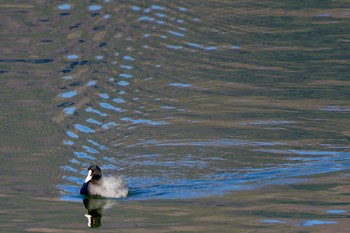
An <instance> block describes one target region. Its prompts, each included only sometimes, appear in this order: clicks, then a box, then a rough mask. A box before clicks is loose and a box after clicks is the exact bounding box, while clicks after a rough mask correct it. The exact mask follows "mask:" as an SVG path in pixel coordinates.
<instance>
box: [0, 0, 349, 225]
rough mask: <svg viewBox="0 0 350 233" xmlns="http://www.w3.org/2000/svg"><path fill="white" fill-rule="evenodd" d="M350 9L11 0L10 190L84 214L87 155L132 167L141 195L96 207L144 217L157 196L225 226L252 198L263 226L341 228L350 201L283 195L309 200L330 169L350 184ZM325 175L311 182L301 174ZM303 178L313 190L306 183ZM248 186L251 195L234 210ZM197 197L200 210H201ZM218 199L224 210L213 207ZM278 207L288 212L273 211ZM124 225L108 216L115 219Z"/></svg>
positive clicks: (7, 27)
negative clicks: (212, 212) (311, 209)
mask: <svg viewBox="0 0 350 233" xmlns="http://www.w3.org/2000/svg"><path fill="white" fill-rule="evenodd" d="M346 7H347V6H346V2H345V1H338V2H322V3H320V2H310V3H301V2H300V3H299V2H291V1H266V2H256V1H215V0H213V1H201V2H198V1H168V2H160V1H137V2H128V1H112V0H111V1H107V0H105V1H64V2H63V1H62V2H58V1H55V2H46V1H39V0H38V1H33V2H30V3H20V2H16V3H12V2H11V1H6V2H4V3H1V9H3V11H4V16H3V18H4V20H2V21H3V22H2V23H1V27H2V28H3V34H2V35H3V36H2V39H3V43H2V44H3V48H2V50H3V52H2V57H1V59H0V72H1V74H2V76H3V78H1V83H2V85H1V86H2V87H1V88H0V93H1V96H2V97H3V98H2V100H1V101H0V104H1V105H0V107H1V108H2V112H3V114H1V119H3V123H2V124H1V125H2V134H1V139H2V140H1V141H2V142H1V143H0V145H1V151H2V152H4V155H5V154H6V155H7V156H6V157H4V165H6V166H5V167H6V168H4V170H3V172H2V173H3V174H4V178H3V181H4V185H5V186H6V190H7V191H4V192H3V195H4V198H5V197H8V196H7V195H10V194H11V195H12V193H13V192H14V193H16V192H17V191H19V190H22V192H29V193H32V192H34V191H33V190H36V192H37V191H38V190H40V192H39V193H40V194H39V195H40V196H47V195H50V197H53V198H54V199H55V201H54V203H55V204H57V202H58V203H60V205H61V206H62V207H63V206H65V205H70V204H67V203H73V204H71V205H75V206H79V207H80V209H79V210H81V211H83V210H84V208H82V206H81V205H78V204H77V203H79V204H81V203H80V202H81V200H82V197H81V196H80V195H79V189H80V186H81V184H82V182H83V178H84V176H85V175H86V168H87V167H88V165H89V164H91V163H96V164H99V165H100V166H101V167H102V169H103V170H104V171H106V172H110V173H116V174H119V175H122V176H123V177H124V179H125V180H126V182H127V183H128V185H129V186H130V189H131V194H130V196H129V197H127V198H125V199H124V200H123V201H126V203H125V204H123V203H122V204H119V203H118V204H117V203H114V202H113V201H112V203H110V202H109V201H107V200H100V201H97V202H98V203H84V204H85V207H86V208H87V209H89V208H88V207H89V205H92V206H99V208H100V209H101V208H102V206H104V207H105V209H115V208H114V205H122V206H121V207H120V208H121V209H123V211H125V213H126V215H127V216H129V218H130V219H132V218H135V219H138V216H137V208H141V206H143V208H144V209H143V210H146V209H147V210H149V208H156V209H154V210H155V211H156V212H157V213H158V212H159V213H161V212H162V211H164V210H165V209H167V210H171V211H170V212H172V210H174V211H175V210H176V211H175V215H176V216H177V217H179V216H187V217H188V218H189V215H191V216H192V217H191V218H190V219H192V221H194V222H196V221H197V220H198V219H199V218H200V217H199V216H202V217H203V218H202V219H201V220H209V219H210V220H211V221H214V222H216V223H215V224H213V222H211V223H212V224H208V226H211V227H212V228H211V227H209V228H207V230H208V231H215V230H217V229H216V227H215V226H216V224H217V223H218V222H232V219H230V218H227V217H224V216H226V215H227V211H228V212H230V213H231V212H232V213H233V212H234V214H233V216H236V217H235V218H234V219H237V218H238V216H239V214H238V212H237V211H238V209H237V208H238V206H242V205H243V206H246V207H248V206H249V205H248V204H247V203H249V202H250V201H253V206H252V208H253V209H254V211H257V215H258V216H260V217H257V219H254V220H252V219H250V218H249V217H248V216H250V215H249V213H245V214H243V215H244V217H243V216H242V218H244V219H245V221H248V222H250V221H253V222H255V223H256V224H255V223H254V224H252V225H251V226H252V227H253V226H254V227H258V226H257V225H259V224H263V225H264V224H267V225H272V226H276V225H280V226H286V225H288V226H301V227H314V226H318V225H329V226H330V225H336V226H340V225H341V224H339V223H340V222H341V221H339V220H332V219H328V218H329V216H331V215H337V216H338V215H342V214H345V215H346V214H347V210H345V209H346V208H345V207H341V206H340V208H328V209H325V210H321V209H318V210H317V211H318V212H322V213H323V214H320V215H316V214H310V215H303V216H304V217H301V218H302V219H299V220H298V221H296V220H295V219H294V217H295V216H294V215H293V216H292V215H290V216H286V215H283V213H281V212H280V208H281V206H283V205H284V204H286V203H287V201H281V203H284V204H281V203H280V204H276V203H277V202H278V201H276V202H275V203H273V201H271V200H273V198H272V199H270V198H271V197H272V196H274V195H276V196H280V197H281V200H282V199H283V196H285V200H293V199H294V198H295V196H294V197H293V196H292V194H295V195H296V196H297V197H298V198H296V199H298V201H297V202H298V203H296V204H295V206H298V205H300V204H301V203H303V204H305V203H306V201H307V199H308V196H307V195H316V196H318V195H320V192H321V191H322V190H323V191H325V190H324V189H323V186H322V182H323V181H324V182H326V183H327V184H328V183H331V184H333V183H334V182H333V181H332V182H329V181H328V180H327V178H328V177H330V176H331V177H336V178H334V179H337V177H338V178H339V179H340V180H341V181H339V183H338V185H339V187H343V186H345V185H346V182H342V181H343V179H345V180H346V178H344V177H346V176H347V172H348V168H349V165H350V160H349V151H348V148H349V145H348V144H349V140H348V137H349V133H348V129H347V118H348V114H349V112H350V106H349V103H348V99H349V91H350V88H349V87H350V83H349V60H348V57H349V55H348V52H347V51H348V50H349V31H348V27H349V18H350V10H349V8H346ZM28 129H29V130H28ZM2 173H1V174H2ZM43 174H45V175H44V177H45V178H44V177H42V176H43ZM315 179H316V180H317V179H319V180H317V181H316V183H317V184H310V187H311V189H309V188H304V186H302V185H301V186H298V185H299V184H300V183H302V184H304V183H307V182H315V181H314V180H315ZM23 180H24V181H25V183H27V186H24V187H23V186H22V182H23ZM38 180H40V182H38ZM331 184H330V185H331ZM275 185H282V186H281V187H282V188H278V189H277V190H275V189H274V188H272V187H275ZM331 186H332V185H331ZM335 186H336V185H335ZM335 186H332V187H335ZM283 187H284V188H283ZM300 187H302V188H301V189H302V190H303V192H301V193H298V192H297V191H295V192H294V190H300V189H299V188H300ZM312 187H317V188H316V190H312ZM345 187H346V186H345ZM269 188H270V189H273V191H271V192H267V191H266V190H268V189H269ZM31 189H32V191H31ZM283 189H287V190H289V189H290V193H292V194H289V195H288V194H287V192H288V191H284V190H283ZM325 189H326V190H327V191H328V186H327V187H325ZM344 189H345V188H344ZM263 190H264V191H263ZM310 190H311V191H310ZM341 190H343V188H342V189H341ZM312 191H313V192H312ZM337 191H339V190H337ZM242 192H243V193H244V194H243V195H242ZM260 192H263V194H265V195H263V194H260ZM265 192H266V193H265ZM238 193H239V194H238ZM315 193H317V194H315ZM340 193H341V194H339V195H343V194H344V192H340ZM11 195H10V196H11ZM235 195H238V196H240V197H239V198H240V199H241V200H242V203H246V204H242V203H238V202H235V203H233V205H234V207H233V209H227V208H226V207H220V206H227V205H230V203H231V202H232V199H235ZM245 195H246V196H247V197H245ZM303 195H306V196H305V199H304V200H303V198H302V197H303ZM11 197H12V196H11ZM13 198H14V199H16V198H15V197H13ZM56 198H57V199H56ZM197 198H205V199H197ZM322 198H324V199H322ZM160 200H162V201H160ZM196 200H198V201H196ZM203 200H204V201H203ZM258 200H263V201H261V202H259V201H258ZM323 200H327V196H326V195H321V197H320V201H323ZM332 200H333V199H332ZM342 200H345V198H343V199H342ZM51 201H52V200H51ZM66 201H69V202H66ZM303 201H304V202H303ZM36 202H37V201H33V203H35V204H33V205H35V206H36V205H38V206H41V205H42V204H41V203H40V204H39V203H36ZM100 202H101V203H100ZM158 202H159V203H160V204H158ZM184 202H185V204H184V206H183V208H184V209H182V210H181V209H180V208H181V207H180V206H181V203H184ZM212 202H215V203H216V204H210V203H212ZM344 202H345V201H344ZM9 203H11V202H10V201H9ZM136 203H138V204H136ZM155 203H157V204H155ZM220 203H224V204H222V205H220ZM288 203H289V204H290V202H288ZM231 204H232V203H231ZM254 204H255V206H254ZM49 205H50V206H51V205H54V204H53V203H51V202H49ZM190 205H193V206H194V211H195V212H191V211H190V209H186V208H189V206H190ZM310 205H312V204H310ZM315 205H317V204H316V203H315ZM325 205H326V206H327V205H329V206H331V205H332V204H325ZM10 206H11V205H10ZM137 206H138V207H137ZM152 206H153V207H152ZM213 206H215V207H216V209H217V211H218V212H217V216H218V219H216V218H215V216H206V217H204V215H205V214H204V215H203V213H206V214H207V212H206V209H207V208H211V207H213ZM260 206H265V207H264V208H263V209H262V210H261V209H259V208H260ZM269 206H275V208H276V215H273V214H272V215H269V214H266V211H268V209H269V208H270V207H269ZM52 208H53V207H52ZM75 208H76V209H77V210H78V207H75ZM162 208H163V209H162ZM288 208H290V209H289V210H290V211H291V212H292V210H291V209H293V208H294V207H288ZM295 208H296V209H298V208H297V207H295ZM315 208H316V207H315ZM317 208H319V206H317ZM90 209H91V208H90ZM257 209H259V211H258V210H257ZM131 210H132V211H131ZM161 210H162V211H161ZM110 211H111V210H110ZM114 211H115V210H114ZM246 211H248V210H246ZM251 211H252V210H251ZM298 211H300V210H299V209H298ZM344 211H345V212H344ZM112 212H113V210H112ZM131 212H132V213H131ZM282 212H283V211H282ZM98 213H100V212H99V211H98ZM176 213H177V214H176ZM37 214H38V213H36V214H35V215H37ZM69 215H70V214H69ZM175 215H171V216H173V217H174V216H175ZM112 216H115V215H112ZM147 216H148V217H150V218H151V216H150V215H147ZM219 216H221V217H219ZM281 216H282V219H281ZM307 216H310V217H311V218H308V217H307ZM275 217H276V218H275ZM318 217H321V218H320V219H319V218H318ZM322 217H323V218H322ZM58 218H64V219H66V218H68V215H64V213H62V214H61V215H60V216H58ZM184 218H185V217H184ZM135 219H134V220H130V221H131V222H133V224H141V223H140V220H139V219H138V220H135ZM163 220H164V222H167V224H168V225H169V226H170V225H173V224H171V223H169V222H168V219H166V218H164V219H163ZM23 221H24V220H23ZM84 221H85V220H84ZM99 221H100V220H97V222H99ZM121 221H123V220H121ZM184 221H185V220H184V219H178V221H176V224H175V225H176V226H178V224H179V225H183V224H185V222H184ZM49 222H50V221H49ZM79 222H80V221H79ZM108 222H109V221H108V220H107V224H106V225H107V226H105V227H106V228H105V229H112V228H109V227H111V226H113V227H115V226H114V225H108ZM135 222H137V223H135ZM141 222H142V221H141ZM234 222H238V221H237V220H235V221H234ZM148 223H149V222H148ZM142 224H145V225H148V224H146V223H145V222H143V223H142ZM142 224H141V225H142ZM150 224H151V223H150ZM97 225H99V224H97ZM185 225H186V224H185ZM247 225H249V224H248V223H247ZM11 226H12V225H11V224H9V226H8V227H10V228H9V229H12V228H11ZM65 226H66V229H73V228H74V229H76V227H72V225H71V224H69V223H68V222H66V225H65ZM232 226H234V227H238V228H240V229H249V227H247V226H244V227H242V226H241V225H239V224H232V223H231V224H230V225H229V228H225V227H221V228H220V229H222V230H226V231H227V230H228V229H232ZM259 226H260V225H259ZM119 228H120V229H124V230H125V229H126V230H128V229H129V228H133V227H131V226H130V225H128V226H127V227H126V226H125V225H123V226H120V225H118V229H119ZM135 228H137V227H135ZM141 228H142V227H141ZM277 228H278V227H277ZM28 229H29V231H41V232H45V230H43V228H40V229H39V228H38V229H37V228H26V230H28ZM267 229H269V228H267ZM48 230H49V229H46V231H48ZM158 230H159V229H158ZM168 230H170V231H176V230H180V231H198V230H203V229H200V228H196V227H193V228H191V227H189V228H176V227H174V228H171V229H168Z"/></svg>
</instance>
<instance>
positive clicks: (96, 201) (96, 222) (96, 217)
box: [83, 197, 117, 228]
mask: <svg viewBox="0 0 350 233" xmlns="http://www.w3.org/2000/svg"><path fill="white" fill-rule="evenodd" d="M83 203H84V206H85V208H86V209H87V210H88V213H87V214H85V217H86V218H87V220H88V226H89V227H90V228H99V227H100V226H101V218H102V213H103V211H104V210H106V209H109V208H111V207H113V206H114V205H116V203H117V202H116V201H115V200H110V199H103V198H96V197H90V198H85V199H84V200H83Z"/></svg>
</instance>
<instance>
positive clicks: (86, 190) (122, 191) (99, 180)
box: [80, 165, 129, 198]
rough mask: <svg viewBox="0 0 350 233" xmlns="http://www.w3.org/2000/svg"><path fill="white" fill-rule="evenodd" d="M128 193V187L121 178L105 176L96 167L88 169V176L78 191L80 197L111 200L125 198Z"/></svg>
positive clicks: (92, 166)
mask: <svg viewBox="0 0 350 233" xmlns="http://www.w3.org/2000/svg"><path fill="white" fill-rule="evenodd" d="M128 192H129V189H128V186H127V185H126V184H125V182H124V180H123V179H122V178H121V177H119V176H117V177H116V176H105V175H103V173H102V171H101V168H100V167H99V166H97V165H91V166H90V167H89V168H88V175H87V177H86V179H85V181H84V184H83V186H82V187H81V189H80V194H81V195H87V196H90V195H92V196H102V197H111V198H120V197H126V196H127V195H128Z"/></svg>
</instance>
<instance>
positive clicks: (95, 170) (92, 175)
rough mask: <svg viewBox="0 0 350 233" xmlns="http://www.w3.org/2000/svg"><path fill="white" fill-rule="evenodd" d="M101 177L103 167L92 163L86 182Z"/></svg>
mask: <svg viewBox="0 0 350 233" xmlns="http://www.w3.org/2000/svg"><path fill="white" fill-rule="evenodd" d="M101 177H102V171H101V168H100V167H99V166H97V165H91V166H90V167H89V168H88V175H87V176H86V179H85V183H87V182H95V181H98V180H99V179H101Z"/></svg>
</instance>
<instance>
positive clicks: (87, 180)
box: [84, 170, 92, 183]
mask: <svg viewBox="0 0 350 233" xmlns="http://www.w3.org/2000/svg"><path fill="white" fill-rule="evenodd" d="M91 178H92V171H91V170H89V173H88V175H87V177H86V178H85V181H84V182H85V183H87V182H89V181H90V180H91Z"/></svg>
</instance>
